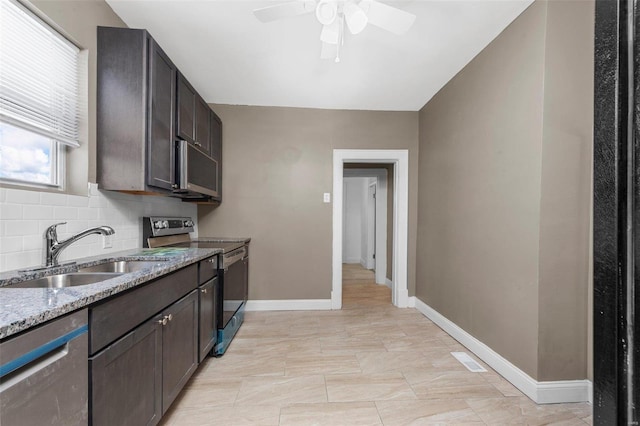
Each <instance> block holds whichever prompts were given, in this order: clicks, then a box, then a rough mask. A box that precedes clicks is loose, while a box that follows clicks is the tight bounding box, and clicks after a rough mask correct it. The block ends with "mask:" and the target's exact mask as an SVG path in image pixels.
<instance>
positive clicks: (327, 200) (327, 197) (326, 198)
mask: <svg viewBox="0 0 640 426" xmlns="http://www.w3.org/2000/svg"><path fill="white" fill-rule="evenodd" d="M322 201H324V202H325V203H330V202H331V193H330V192H325V193H324V196H323V198H322Z"/></svg>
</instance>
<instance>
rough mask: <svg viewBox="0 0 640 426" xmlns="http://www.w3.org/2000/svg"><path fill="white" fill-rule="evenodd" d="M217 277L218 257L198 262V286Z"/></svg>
mask: <svg viewBox="0 0 640 426" xmlns="http://www.w3.org/2000/svg"><path fill="white" fill-rule="evenodd" d="M216 276H218V255H215V256H211V257H210V258H208V259H205V260H202V261H200V278H199V279H198V284H200V285H202V284H204V283H206V282H207V281H209V280H210V279H212V278H213V277H216Z"/></svg>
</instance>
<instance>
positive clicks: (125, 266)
mask: <svg viewBox="0 0 640 426" xmlns="http://www.w3.org/2000/svg"><path fill="white" fill-rule="evenodd" d="M157 264H158V261H157V260H153V261H150V260H118V261H112V262H105V263H99V264H97V265H93V266H87V267H83V268H78V271H77V272H68V273H65V274H58V275H49V276H46V277H42V278H36V279H33V280H27V281H22V282H19V283H16V284H11V285H8V286H7V287H6V288H63V287H74V286H80V285H87V284H96V283H99V282H101V281H106V280H108V279H111V278H115V277H117V276H120V275H122V274H127V273H130V272H137V271H140V270H142V269H147V268H152V267H154V266H156V265H157Z"/></svg>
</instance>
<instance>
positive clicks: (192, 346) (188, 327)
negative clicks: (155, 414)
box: [162, 290, 198, 413]
mask: <svg viewBox="0 0 640 426" xmlns="http://www.w3.org/2000/svg"><path fill="white" fill-rule="evenodd" d="M163 315H164V319H166V320H167V323H166V325H164V326H163V327H162V412H163V413H165V412H166V411H167V410H168V409H169V406H170V405H171V403H172V402H173V400H174V399H176V396H178V393H180V391H181V390H182V388H183V387H184V385H185V384H186V383H187V380H189V378H190V377H191V375H192V374H193V372H194V371H196V368H198V290H193V291H192V292H191V293H189V294H188V295H186V296H185V297H183V298H182V299H180V300H178V301H177V302H176V303H174V304H173V305H171V306H169V307H168V308H167V309H165V310H164V312H163Z"/></svg>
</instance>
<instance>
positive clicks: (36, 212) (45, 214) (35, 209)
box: [22, 206, 53, 219]
mask: <svg viewBox="0 0 640 426" xmlns="http://www.w3.org/2000/svg"><path fill="white" fill-rule="evenodd" d="M22 218H23V219H53V207H51V206H24V209H23V210H22Z"/></svg>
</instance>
